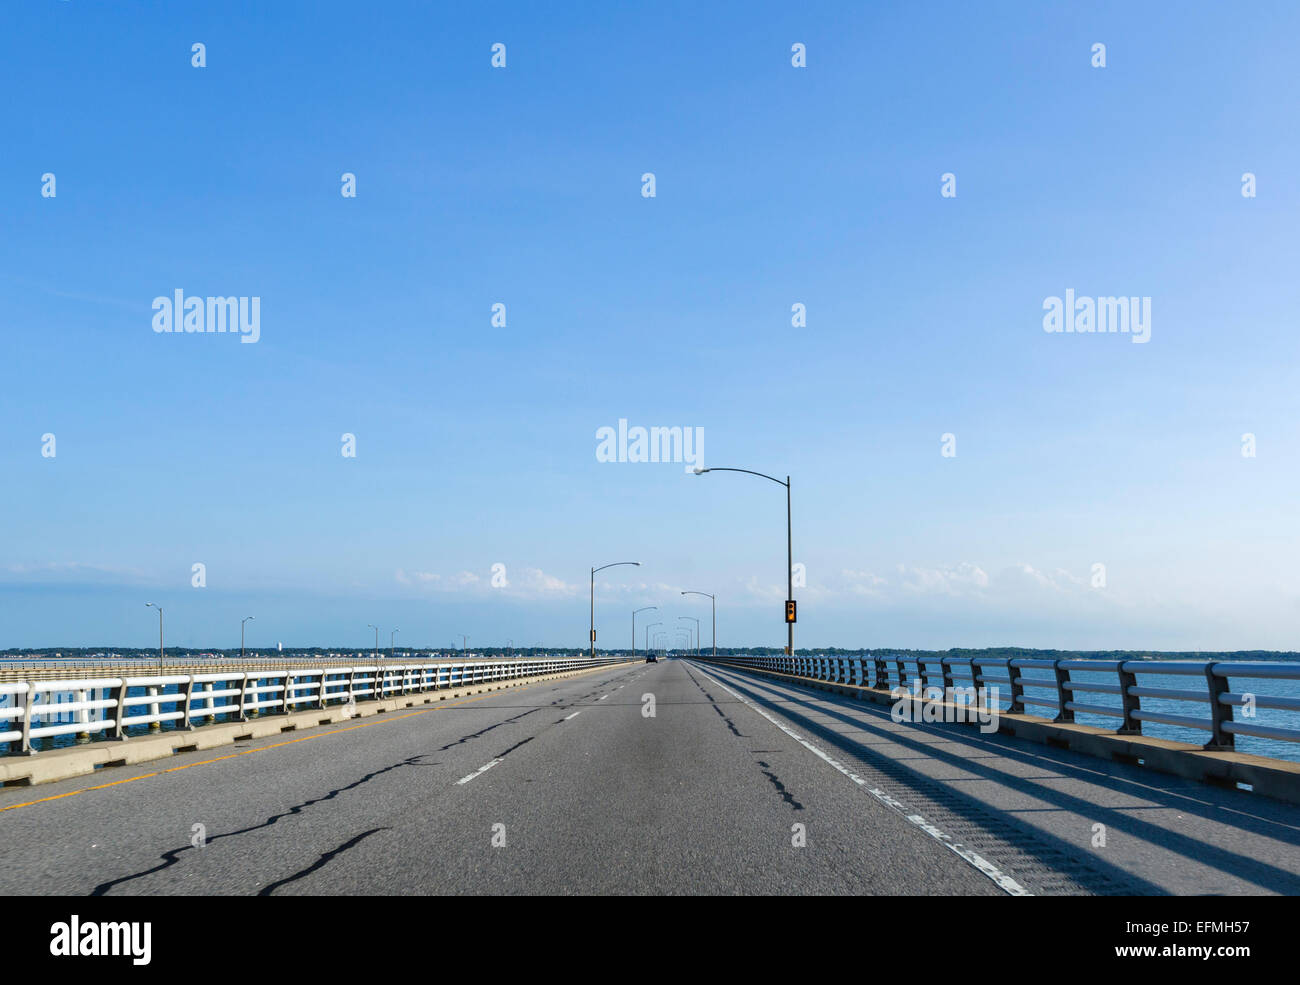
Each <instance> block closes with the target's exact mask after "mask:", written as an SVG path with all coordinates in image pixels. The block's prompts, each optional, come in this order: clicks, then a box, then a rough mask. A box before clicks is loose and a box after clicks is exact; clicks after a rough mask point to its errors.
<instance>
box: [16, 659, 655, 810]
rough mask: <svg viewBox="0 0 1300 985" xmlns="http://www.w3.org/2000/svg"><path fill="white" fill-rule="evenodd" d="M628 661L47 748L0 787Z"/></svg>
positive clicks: (21, 762) (20, 761) (20, 762)
mask: <svg viewBox="0 0 1300 985" xmlns="http://www.w3.org/2000/svg"><path fill="white" fill-rule="evenodd" d="M630 662H631V661H620V662H617V663H602V664H601V665H599V666H597V667H584V668H581V669H578V670H565V671H556V672H552V673H547V674H539V675H537V676H534V677H517V678H512V679H508V680H498V681H484V682H479V683H476V684H469V685H466V686H464V687H455V688H447V689H442V690H436V691H416V692H410V693H407V694H403V695H400V696H396V697H392V698H378V699H373V700H368V701H357V702H356V703H355V705H353V706H351V708H350V707H349V706H348V705H346V704H344V705H331V706H328V707H325V708H313V709H310V710H306V711H292V712H289V713H287V714H274V715H263V716H261V717H259V718H256V719H250V720H248V721H243V722H222V723H220V724H216V725H204V726H199V727H195V728H191V729H189V730H174V731H166V732H158V733H150V734H148V735H142V736H133V737H131V738H129V739H120V740H107V741H102V742H95V743H91V744H90V745H78V746H69V747H65V748H61V749H49V750H46V751H44V752H41V753H38V754H37V755H34V756H9V757H0V783H3V785H4V786H30V785H32V784H37V783H51V782H53V781H55V780H66V779H69V778H70V777H76V776H88V775H90V774H92V773H94V772H95V771H96V770H100V769H103V768H106V767H111V766H130V765H134V764H136V763H147V762H152V761H153V760H157V759H166V758H167V757H169V756H174V755H177V754H181V753H188V752H197V751H201V750H204V749H215V748H218V747H220V746H227V745H232V744H234V743H235V742H241V741H246V740H249V739H262V738H267V737H270V736H275V735H280V734H281V733H284V732H294V731H297V730H299V729H309V728H316V727H318V726H322V725H337V724H339V723H341V722H347V721H351V720H352V719H354V718H369V717H371V716H373V715H379V714H384V713H386V712H390V711H399V710H404V709H406V708H414V707H417V706H419V705H427V704H437V703H438V702H441V701H448V700H451V699H455V698H462V697H466V696H467V695H471V694H484V693H486V692H489V691H500V690H504V689H506V688H516V687H525V686H528V685H532V684H539V683H542V682H543V681H550V680H557V679H560V678H566V677H575V676H579V675H582V674H590V673H592V672H594V671H597V670H608V669H610V668H612V667H621V666H624V665H625V664H626V663H630Z"/></svg>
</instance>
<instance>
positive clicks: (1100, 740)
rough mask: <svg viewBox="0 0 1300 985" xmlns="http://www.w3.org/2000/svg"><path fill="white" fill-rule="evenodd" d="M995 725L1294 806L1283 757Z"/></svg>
mask: <svg viewBox="0 0 1300 985" xmlns="http://www.w3.org/2000/svg"><path fill="white" fill-rule="evenodd" d="M697 659H701V660H702V662H704V663H706V664H710V663H714V661H713V660H711V659H708V658H697ZM716 663H717V664H720V665H721V666H724V667H729V668H731V669H733V670H738V671H743V672H745V673H749V674H757V675H759V676H760V677H772V678H776V679H778V680H784V681H789V682H791V683H794V684H799V685H801V686H803V687H808V688H813V689H815V690H818V691H830V692H832V693H834V694H843V695H847V696H848V697H851V698H856V699H858V700H860V701H871V702H874V703H875V704H880V705H890V706H891V707H892V706H893V705H894V704H895V702H896V701H898V700H899V699H898V698H895V697H894V696H893V695H892V694H891V692H889V691H886V690H882V689H880V688H874V687H867V686H864V685H860V684H840V683H836V682H834V681H821V680H817V679H816V678H812V677H800V676H798V675H796V674H786V673H783V672H781V671H777V670H763V669H759V668H755V667H749V666H746V665H745V664H736V663H729V662H728V661H726V660H718V661H716ZM904 700H907V701H908V702H909V703H910V706H911V708H912V709H913V712H914V713H916V714H918V717H919V706H920V705H921V704H922V702H920V701H918V700H917V699H916V698H915V697H913V696H912V694H911V692H910V691H909V692H908V693H907V696H906V697H905V698H904ZM934 705H935V706H936V707H937V708H939V709H940V710H952V711H954V713H955V712H956V710H958V709H959V707H960V706H958V705H955V704H952V703H950V702H946V701H937V702H934ZM997 721H998V731H999V732H1000V733H1002V734H1003V735H1013V736H1016V737H1017V738H1020V739H1027V740H1029V741H1030V742H1038V743H1041V744H1043V745H1048V746H1052V747H1053V748H1056V749H1068V750H1070V751H1071V752H1077V753H1082V754H1084V755H1086V756H1095V757H1098V758H1100V759H1107V760H1110V761H1112V762H1116V763H1126V764H1128V765H1130V766H1142V767H1145V768H1146V769H1151V770H1155V771H1156V772H1158V773H1167V774H1169V775H1171V776H1179V777H1182V778H1184V779H1187V780H1196V781H1198V782H1201V783H1208V784H1211V785H1213V786H1219V787H1230V788H1234V789H1235V788H1236V786H1237V784H1238V783H1245V784H1249V785H1250V787H1251V791H1252V792H1254V793H1257V794H1263V795H1264V796H1266V797H1272V798H1274V799H1276V800H1283V801H1286V802H1287V803H1291V804H1300V763H1292V762H1288V761H1287V760H1284V759H1269V758H1268V757H1266V756H1253V755H1250V754H1249V753H1243V752H1209V751H1206V750H1204V749H1201V748H1200V747H1199V746H1194V745H1189V744H1187V743H1184V742H1172V741H1170V740H1168V739H1155V738H1151V737H1149V736H1145V735H1117V734H1116V733H1114V732H1108V731H1106V730H1105V729H1100V728H1095V727H1093V726H1091V725H1078V724H1075V723H1073V722H1051V721H1046V720H1044V719H1041V718H1035V717H1032V716H1030V715H1011V714H1007V713H1005V712H1003V713H999V715H998V718H997ZM934 724H940V723H938V722H936V723H934ZM952 724H967V725H975V724H976V723H973V722H964V721H961V720H960V719H958V721H957V722H955V723H952Z"/></svg>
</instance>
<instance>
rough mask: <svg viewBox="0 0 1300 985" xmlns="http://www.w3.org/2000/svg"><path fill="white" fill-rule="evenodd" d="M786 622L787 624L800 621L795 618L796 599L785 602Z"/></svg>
mask: <svg viewBox="0 0 1300 985" xmlns="http://www.w3.org/2000/svg"><path fill="white" fill-rule="evenodd" d="M785 621H786V622H798V621H799V620H798V619H796V618H795V608H794V599H786V600H785Z"/></svg>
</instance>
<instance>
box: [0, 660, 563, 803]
mask: <svg viewBox="0 0 1300 985" xmlns="http://www.w3.org/2000/svg"><path fill="white" fill-rule="evenodd" d="M545 683H546V682H545V681H535V682H534V683H532V684H525V685H524V687H536V686H537V685H538V684H545ZM490 697H492V695H491V694H483V695H480V696H479V697H477V698H465V699H463V700H461V701H452V702H450V703H448V704H439V705H437V706H435V707H433V708H421V709H420V710H419V711H410V712H407V713H406V714H405V715H396V716H392V717H387V718H381V719H379V720H377V721H373V722H362V723H361V724H360V725H349V726H348V727H347V728H336V729H330V731H328V732H314V733H312V734H311V735H303V736H299V737H298V738H296V739H286V740H285V741H283V742H273V743H271V744H270V745H266V746H258V747H257V748H256V749H245V750H243V751H242V752H232V753H228V754H227V755H225V756H217V757H216V758H215V759H204V760H201V761H199V762H197V763H186V764H185V765H184V766H171V767H168V768H167V769H165V770H156V771H155V772H153V773H142V774H140V775H139V776H129V777H127V778H126V779H125V780H113V781H111V782H109V783H100V784H96V785H95V786H93V787H82V788H81V789H80V790H69V791H68V792H67V793H56V794H54V795H53V796H51V797H41V798H40V799H39V800H28V801H25V802H24V803H21V804H10V805H9V806H8V807H0V814H3V813H4V812H5V811H16V810H18V808H20V807H31V806H33V805H34V804H47V803H49V802H50V801H51V800H62V799H63V798H64V797H75V796H76V795H77V794H79V793H85V792H86V791H87V790H104V789H107V788H108V787H116V786H119V785H121V784H123V783H134V782H135V781H136V780H147V779H149V778H150V777H151V776H162V775H163V774H165V773H176V772H178V771H180V770H188V769H192V768H193V767H195V766H207V765H209V764H211V763H220V762H221V761H222V760H226V759H234V758H235V757H236V756H251V755H252V754H253V753H255V752H265V751H266V750H267V749H278V748H279V747H280V746H291V745H293V744H294V743H295V742H306V741H307V740H308V739H323V738H325V736H327V735H339V734H341V733H343V732H351V731H352V730H353V729H359V728H369V727H370V726H371V725H387V724H390V723H391V722H400V721H401V720H402V719H403V718H414V717H415V716H416V715H427V714H429V712H432V711H443V710H444V709H447V708H457V707H459V706H460V705H468V704H473V703H474V702H475V701H482V700H484V699H485V698H490Z"/></svg>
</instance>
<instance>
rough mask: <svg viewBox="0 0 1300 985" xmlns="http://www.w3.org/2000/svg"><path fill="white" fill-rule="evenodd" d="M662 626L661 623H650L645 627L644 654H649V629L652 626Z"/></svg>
mask: <svg viewBox="0 0 1300 985" xmlns="http://www.w3.org/2000/svg"><path fill="white" fill-rule="evenodd" d="M662 625H663V623H661V622H652V623H651V624H650V625H649V626H647V627H646V628H645V648H646V653H649V652H650V629H651V627H652V626H662Z"/></svg>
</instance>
